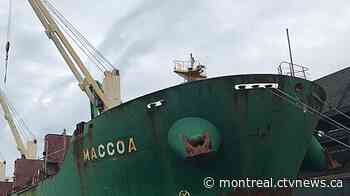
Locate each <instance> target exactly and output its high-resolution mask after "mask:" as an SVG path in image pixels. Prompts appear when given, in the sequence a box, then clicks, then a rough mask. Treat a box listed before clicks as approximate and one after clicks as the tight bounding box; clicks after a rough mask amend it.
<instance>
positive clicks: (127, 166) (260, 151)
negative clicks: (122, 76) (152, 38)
mask: <svg viewBox="0 0 350 196" xmlns="http://www.w3.org/2000/svg"><path fill="white" fill-rule="evenodd" d="M29 3H30V5H31V6H32V8H33V10H34V12H35V14H36V15H37V16H38V18H39V20H40V21H41V23H42V24H43V26H44V27H45V30H46V34H47V36H48V37H49V38H50V39H51V40H52V41H53V42H54V43H55V45H56V46H57V48H58V50H59V52H60V53H61V55H62V57H63V59H64V60H65V62H66V63H67V65H68V66H69V68H70V69H71V71H72V72H73V75H74V76H75V78H76V79H77V80H78V82H79V86H80V87H81V89H82V90H83V91H84V92H85V93H86V95H87V97H88V98H89V100H90V102H91V104H90V108H91V120H90V121H88V122H81V123H79V124H77V125H76V129H75V131H74V133H73V135H72V136H68V135H66V134H63V135H53V134H49V135H47V136H46V137H45V147H44V149H45V152H44V158H43V159H41V160H36V159H29V158H28V157H25V156H23V157H22V158H20V159H18V160H16V162H15V172H14V181H13V182H1V183H0V190H1V194H2V195H14V196H20V195H23V196H29V195H30V196H62V195H66V196H78V195H81V196H97V195H106V196H111V195H120V196H132V195H140V194H144V195H152V196H158V195H159V196H164V195H181V196H190V195H195V196H214V195H252V194H255V195H292V194H293V193H292V190H279V189H277V190H259V191H256V190H236V189H233V190H232V189H230V190H221V189H218V188H214V189H205V187H203V179H205V178H206V177H212V178H214V179H227V178H236V179H240V178H241V179H244V178H247V177H248V178H252V179H270V178H271V179H282V178H288V179H294V178H296V177H297V176H298V174H299V170H300V168H301V166H302V164H303V161H304V157H305V156H306V154H307V152H308V150H309V149H310V144H311V141H312V139H313V137H314V136H313V133H314V130H315V127H316V125H317V123H318V121H319V116H317V115H314V114H315V113H319V112H321V111H322V108H323V104H324V102H325V101H326V94H325V91H324V90H323V89H322V88H321V87H320V86H319V85H318V84H317V83H315V82H311V81H308V80H306V79H303V78H300V77H296V76H295V73H297V72H295V70H294V64H293V63H286V65H287V67H288V69H290V70H292V71H291V72H289V74H283V71H282V66H279V71H280V74H249V75H232V76H224V77H217V78H210V79H207V78H206V75H205V66H204V65H202V64H200V63H198V62H197V61H196V60H195V59H194V57H193V56H192V55H191V58H190V61H189V62H188V63H186V62H179V61H176V62H175V69H174V72H175V73H176V74H178V75H180V76H181V77H183V78H184V79H185V80H186V82H185V83H183V84H180V85H176V86H173V87H170V88H166V89H163V90H160V91H157V92H154V93H150V94H147V95H144V96H141V97H139V98H136V99H134V100H131V101H128V102H125V103H122V101H121V99H120V92H119V91H120V87H119V71H118V70H116V69H112V70H107V71H105V72H104V73H105V79H104V81H103V82H102V83H99V82H98V81H96V80H95V79H94V78H93V77H92V76H91V74H90V73H89V72H88V70H87V69H86V67H85V66H84V63H82V61H81V59H80V58H79V55H78V54H77V53H76V52H75V50H74V47H72V46H71V45H70V43H69V41H68V40H67V39H66V38H65V35H64V33H63V31H61V29H60V27H61V28H62V27H67V29H65V30H69V31H71V32H73V34H74V35H78V38H80V39H79V40H80V41H82V42H83V44H82V45H81V46H82V47H86V48H85V49H92V48H91V45H89V44H88V43H87V42H86V40H85V39H84V38H83V37H82V36H80V35H79V34H78V33H77V32H76V31H75V29H74V28H72V26H71V25H70V24H69V23H67V21H66V20H65V18H64V17H62V15H60V13H59V12H58V11H57V10H56V9H55V7H54V6H52V5H51V4H50V3H48V2H47V1H40V0H29ZM59 21H60V22H62V23H63V25H62V26H59V25H57V23H58V22H59ZM65 32H67V31H65ZM87 51H88V52H95V53H94V54H96V55H97V56H98V57H99V58H98V59H99V60H100V61H101V60H102V61H103V60H104V59H103V58H102V57H101V56H100V55H99V53H98V52H96V50H87ZM300 68H301V73H303V74H304V75H305V73H304V71H305V70H304V67H302V66H301V67H300Z"/></svg>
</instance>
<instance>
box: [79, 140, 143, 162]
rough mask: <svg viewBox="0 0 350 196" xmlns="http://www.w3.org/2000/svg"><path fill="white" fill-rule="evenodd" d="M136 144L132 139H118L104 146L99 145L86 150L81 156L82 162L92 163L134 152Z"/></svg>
mask: <svg viewBox="0 0 350 196" xmlns="http://www.w3.org/2000/svg"><path fill="white" fill-rule="evenodd" d="M136 151H137V148H136V143H135V139H134V137H130V138H127V139H118V140H115V141H113V142H112V141H111V142H108V143H105V144H99V145H98V146H95V147H90V148H86V149H84V150H83V151H82V153H81V155H82V158H83V160H84V161H93V160H97V159H103V158H105V157H112V156H115V155H125V154H129V153H133V152H136Z"/></svg>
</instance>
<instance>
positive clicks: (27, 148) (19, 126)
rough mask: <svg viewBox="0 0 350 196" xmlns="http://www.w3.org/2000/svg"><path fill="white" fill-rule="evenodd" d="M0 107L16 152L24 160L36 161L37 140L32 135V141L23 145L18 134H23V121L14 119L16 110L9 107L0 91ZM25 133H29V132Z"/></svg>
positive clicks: (0, 90)
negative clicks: (14, 143)
mask: <svg viewBox="0 0 350 196" xmlns="http://www.w3.org/2000/svg"><path fill="white" fill-rule="evenodd" d="M0 105H1V107H2V110H3V111H4V117H5V120H6V121H7V122H8V125H9V127H10V130H11V133H12V135H13V137H14V139H15V142H16V145H17V150H18V151H19V153H20V154H21V156H22V158H26V159H36V158H37V155H36V153H37V140H36V138H35V136H34V135H33V134H31V136H32V139H30V140H28V141H27V143H26V144H25V143H24V140H23V139H22V137H21V134H20V133H25V130H23V129H26V127H27V126H26V125H25V124H24V121H23V120H19V119H18V118H16V117H15V114H16V110H15V109H14V107H13V106H12V105H10V103H9V101H8V99H7V97H6V95H5V93H4V91H3V90H2V89H0ZM26 131H27V132H29V133H31V132H30V131H29V130H26Z"/></svg>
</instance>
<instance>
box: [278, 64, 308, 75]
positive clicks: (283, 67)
mask: <svg viewBox="0 0 350 196" xmlns="http://www.w3.org/2000/svg"><path fill="white" fill-rule="evenodd" d="M277 71H278V74H280V75H287V76H291V77H298V78H303V79H306V78H307V72H308V71H309V68H308V67H306V66H303V65H298V64H294V63H293V65H292V63H290V62H287V61H282V62H281V63H280V64H279V65H278V68H277Z"/></svg>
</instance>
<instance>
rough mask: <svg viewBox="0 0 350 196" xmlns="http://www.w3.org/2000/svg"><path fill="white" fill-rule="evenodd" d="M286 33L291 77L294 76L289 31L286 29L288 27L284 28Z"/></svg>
mask: <svg viewBox="0 0 350 196" xmlns="http://www.w3.org/2000/svg"><path fill="white" fill-rule="evenodd" d="M286 33H287V40H288V48H289V58H290V67H289V68H290V75H291V76H292V77H294V76H295V73H294V64H293V57H292V49H291V47H290V39H289V31H288V28H287V29H286Z"/></svg>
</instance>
